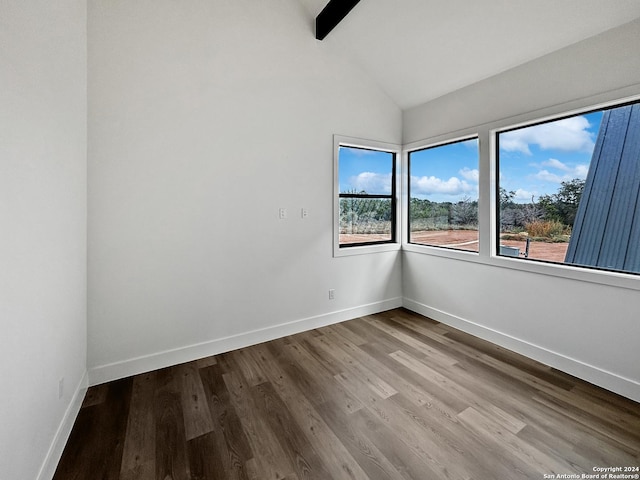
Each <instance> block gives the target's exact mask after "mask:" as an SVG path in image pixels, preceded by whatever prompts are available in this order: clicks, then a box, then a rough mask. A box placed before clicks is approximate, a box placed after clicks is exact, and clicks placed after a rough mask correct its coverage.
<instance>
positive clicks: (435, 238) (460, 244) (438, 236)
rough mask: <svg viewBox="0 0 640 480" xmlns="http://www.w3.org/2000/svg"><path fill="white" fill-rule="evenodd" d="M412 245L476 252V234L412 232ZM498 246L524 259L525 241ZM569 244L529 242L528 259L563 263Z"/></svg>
mask: <svg viewBox="0 0 640 480" xmlns="http://www.w3.org/2000/svg"><path fill="white" fill-rule="evenodd" d="M388 239H389V236H388V235H340V240H341V242H344V243H357V242H367V241H369V242H370V241H376V240H388ZM411 241H412V242H413V243H421V244H425V245H437V246H443V247H450V248H456V249H459V250H468V251H471V252H477V251H478V232H477V231H475V230H439V231H428V232H413V233H412V236H411ZM500 245H504V246H508V247H517V248H519V249H520V257H522V258H523V257H524V252H525V249H526V241H525V240H522V241H518V240H501V241H500ZM567 248H569V243H547V242H531V244H530V246H529V258H531V259H536V260H545V261H547V262H558V263H562V262H564V257H565V255H566V254H567Z"/></svg>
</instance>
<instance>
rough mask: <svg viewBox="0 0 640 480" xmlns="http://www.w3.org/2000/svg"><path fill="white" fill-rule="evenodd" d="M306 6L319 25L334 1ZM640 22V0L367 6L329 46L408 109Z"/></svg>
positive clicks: (378, 2) (457, 0)
mask: <svg viewBox="0 0 640 480" xmlns="http://www.w3.org/2000/svg"><path fill="white" fill-rule="evenodd" d="M299 1H300V2H301V3H302V4H303V5H304V7H305V8H306V9H307V11H308V12H309V15H310V18H315V17H316V16H317V15H318V13H320V11H322V9H323V8H324V6H325V5H326V4H327V1H328V0H299ZM638 17H640V1H638V0H361V1H360V3H358V4H357V5H356V7H355V8H354V9H353V10H352V11H351V12H350V13H349V14H348V15H347V17H346V18H345V19H344V20H343V21H342V22H341V23H340V24H339V25H338V26H337V27H336V28H335V29H334V30H333V31H332V32H331V33H330V34H329V35H328V36H327V38H325V39H324V40H323V43H324V42H326V43H327V44H330V45H333V46H335V48H339V49H340V50H342V51H344V52H346V54H347V55H348V56H349V57H350V58H351V59H352V60H353V62H355V63H357V64H358V65H359V66H360V67H361V68H362V69H364V70H365V71H366V72H367V73H368V74H369V75H371V76H372V77H373V78H374V80H375V81H376V82H377V83H378V84H379V85H380V87H381V88H382V89H383V90H384V91H385V92H386V93H387V94H388V95H389V96H390V97H391V98H392V99H393V100H394V101H395V102H396V103H397V104H398V106H399V107H400V108H402V109H406V108H411V107H413V106H416V105H419V104H421V103H424V102H427V101H429V100H432V99H434V98H437V97H439V96H442V95H445V94H447V93H450V92H452V91H454V90H457V89H459V88H462V87H464V86H467V85H470V84H472V83H475V82H478V81H480V80H483V79H485V78H488V77H491V76H493V75H495V74H498V73H500V72H502V71H505V70H508V69H510V68H513V67H515V66H517V65H520V64H522V63H525V62H528V61H530V60H533V59H535V58H537V57H540V56H543V55H545V54H547V53H550V52H553V51H555V50H558V49H560V48H563V47H565V46H568V45H571V44H573V43H576V42H579V41H581V40H584V39H586V38H588V37H591V36H594V35H597V34H599V33H602V32H604V31H606V30H609V29H611V28H615V27H617V26H620V25H622V24H624V23H627V22H630V21H632V20H634V19H636V18H638ZM329 48H330V47H329ZM635 49H636V46H633V45H630V46H629V54H630V55H632V54H633V55H635V53H634V52H635Z"/></svg>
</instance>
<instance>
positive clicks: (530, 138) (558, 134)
mask: <svg viewBox="0 0 640 480" xmlns="http://www.w3.org/2000/svg"><path fill="white" fill-rule="evenodd" d="M589 127H590V125H589V121H588V120H587V119H586V118H585V117H583V116H577V117H571V118H564V119H562V120H558V121H555V122H549V123H543V124H540V125H534V126H532V127H527V128H521V129H519V130H513V131H511V132H505V133H502V134H501V135H500V149H501V150H504V151H507V152H521V153H524V154H525V155H531V150H530V149H529V146H530V145H538V146H539V147H540V148H541V149H542V150H561V151H565V152H591V151H593V147H594V140H593V134H592V133H591V132H589V131H588V130H587V129H588V128H589Z"/></svg>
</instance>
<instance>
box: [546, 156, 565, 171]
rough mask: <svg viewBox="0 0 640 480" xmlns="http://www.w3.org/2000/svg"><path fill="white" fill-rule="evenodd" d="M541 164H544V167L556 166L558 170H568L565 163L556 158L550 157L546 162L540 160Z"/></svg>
mask: <svg viewBox="0 0 640 480" xmlns="http://www.w3.org/2000/svg"><path fill="white" fill-rule="evenodd" d="M542 165H544V166H545V167H551V168H557V169H558V170H563V171H565V172H568V171H569V170H570V168H569V167H568V166H567V165H565V164H564V163H562V162H561V161H560V160H558V159H556V158H550V159H549V160H547V161H546V162H542Z"/></svg>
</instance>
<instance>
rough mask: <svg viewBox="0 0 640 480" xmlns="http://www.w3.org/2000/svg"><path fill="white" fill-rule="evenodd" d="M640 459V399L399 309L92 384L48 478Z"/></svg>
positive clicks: (444, 469) (516, 472)
mask: <svg viewBox="0 0 640 480" xmlns="http://www.w3.org/2000/svg"><path fill="white" fill-rule="evenodd" d="M639 465H640V404H638V403H635V402H633V401H631V400H628V399H625V398H623V397H620V396H618V395H615V394H613V393H610V392H607V391H605V390H602V389H600V388H598V387H595V386H593V385H590V384H588V383H585V382H583V381H580V380H578V379H576V378H574V377H571V376H569V375H566V374H564V373H561V372H559V371H557V370H554V369H552V368H549V367H546V366H544V365H541V364H539V363H537V362H535V361H532V360H529V359H527V358H524V357H522V356H520V355H517V354H515V353H513V352H510V351H507V350H505V349H503V348H500V347H497V346H495V345H493V344H490V343H488V342H485V341H482V340H479V339H477V338H475V337H472V336H469V335H467V334H464V333H462V332H460V331H457V330H455V329H452V328H450V327H447V326H445V325H442V324H440V323H436V322H434V321H432V320H429V319H426V318H424V317H421V316H419V315H416V314H413V313H411V312H408V311H406V310H403V309H398V310H392V311H389V312H385V313H381V314H377V315H371V316H367V317H363V318H359V319H356V320H352V321H348V322H345V323H342V324H338V325H333V326H330V327H324V328H320V329H317V330H312V331H309V332H305V333H301V334H298V335H292V336H289V337H285V338H282V339H279V340H275V341H272V342H267V343H263V344H260V345H255V346H252V347H248V348H243V349H240V350H236V351H233V352H229V353H225V354H222V355H216V356H214V357H209V358H205V359H202V360H198V361H195V362H191V363H187V364H182V365H177V366H174V367H171V368H166V369H163V370H158V371H154V372H150V373H146V374H143V375H137V376H135V377H130V378H126V379H122V380H118V381H115V382H111V383H107V384H104V385H99V386H95V387H92V388H90V389H89V391H88V392H87V395H86V398H85V401H84V403H83V406H82V408H81V410H80V413H79V415H78V418H77V420H76V422H75V425H74V428H73V431H72V433H71V436H70V438H69V441H68V443H67V446H66V448H65V451H64V453H63V455H62V459H61V461H60V463H59V465H58V469H57V471H56V474H55V477H54V478H55V480H80V479H82V480H87V479H91V480H94V479H95V480H205V479H206V480H209V479H211V480H215V479H238V480H240V479H245V480H294V479H298V480H302V479H319V480H328V479H376V480H377V479H387V480H391V479H394V480H395V479H407V480H411V479H413V480H418V479H420V480H422V479H462V480H472V479H475V480H484V479H509V480H511V479H536V480H538V479H542V478H552V477H544V475H545V474H546V475H553V474H555V475H558V474H582V473H586V474H593V473H594V471H593V468H594V467H625V466H627V467H638V466H639ZM635 473H637V472H635ZM556 478H557V477H556Z"/></svg>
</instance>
